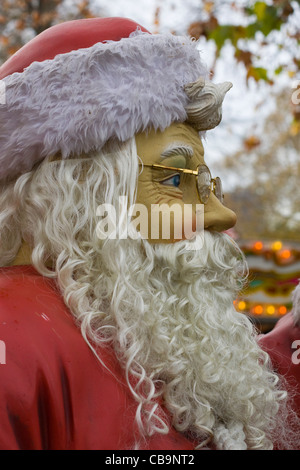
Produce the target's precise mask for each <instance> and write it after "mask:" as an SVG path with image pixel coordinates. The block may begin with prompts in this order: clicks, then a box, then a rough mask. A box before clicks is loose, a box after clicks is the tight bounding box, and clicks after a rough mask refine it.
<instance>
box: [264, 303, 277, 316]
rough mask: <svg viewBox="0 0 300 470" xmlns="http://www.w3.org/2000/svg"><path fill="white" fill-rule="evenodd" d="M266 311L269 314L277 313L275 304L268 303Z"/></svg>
mask: <svg viewBox="0 0 300 470" xmlns="http://www.w3.org/2000/svg"><path fill="white" fill-rule="evenodd" d="M266 312H267V314H268V315H274V313H275V307H274V305H268V306H267V308H266Z"/></svg>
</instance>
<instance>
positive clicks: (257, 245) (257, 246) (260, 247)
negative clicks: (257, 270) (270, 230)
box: [253, 241, 264, 251]
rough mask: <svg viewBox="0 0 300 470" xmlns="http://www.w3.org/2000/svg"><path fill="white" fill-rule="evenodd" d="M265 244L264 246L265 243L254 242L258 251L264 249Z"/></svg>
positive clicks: (254, 246)
mask: <svg viewBox="0 0 300 470" xmlns="http://www.w3.org/2000/svg"><path fill="white" fill-rule="evenodd" d="M263 246H264V245H263V243H262V242H260V241H257V242H255V243H254V245H253V248H254V249H255V250H257V251H260V250H262V249H263Z"/></svg>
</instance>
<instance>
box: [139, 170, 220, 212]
mask: <svg viewBox="0 0 300 470" xmlns="http://www.w3.org/2000/svg"><path fill="white" fill-rule="evenodd" d="M139 165H140V166H145V167H148V168H155V169H162V170H174V172H175V173H184V174H186V175H194V176H195V177H196V188H197V192H198V196H199V199H200V202H201V204H207V201H208V198H209V196H208V197H207V199H206V200H205V201H204V200H203V198H202V196H201V195H200V191H199V186H198V179H197V178H198V176H199V174H200V173H199V169H200V168H203V169H205V171H207V172H208V173H209V175H210V186H209V189H210V191H212V192H213V193H214V195H215V196H216V197H217V198H218V200H219V201H220V202H221V203H222V204H223V200H224V194H223V191H222V181H221V178H219V176H216V178H212V176H211V172H210V169H209V168H208V166H207V165H204V164H201V165H198V166H197V169H196V170H190V169H189V168H177V167H174V166H165V165H160V164H159V163H152V164H147V163H140V164H139ZM172 176H173V175H168V176H166V177H165V178H163V179H160V180H159V182H160V183H162V182H164V181H166V180H168V179H169V178H171V177H172ZM218 184H219V187H220V188H221V194H220V197H219V196H218V195H217V194H216V186H217V185H218Z"/></svg>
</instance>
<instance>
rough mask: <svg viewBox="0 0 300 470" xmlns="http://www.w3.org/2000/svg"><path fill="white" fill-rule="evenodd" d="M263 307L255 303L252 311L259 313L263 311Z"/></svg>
mask: <svg viewBox="0 0 300 470" xmlns="http://www.w3.org/2000/svg"><path fill="white" fill-rule="evenodd" d="M263 311H264V309H263V307H262V306H261V305H256V306H255V307H254V309H253V312H254V313H255V315H261V314H262V313H263Z"/></svg>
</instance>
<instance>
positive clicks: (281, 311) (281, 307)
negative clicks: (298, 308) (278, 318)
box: [278, 305, 287, 315]
mask: <svg viewBox="0 0 300 470" xmlns="http://www.w3.org/2000/svg"><path fill="white" fill-rule="evenodd" d="M286 312H287V308H286V306H285V305H280V307H279V309H278V313H279V314H280V315H285V314H286Z"/></svg>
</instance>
